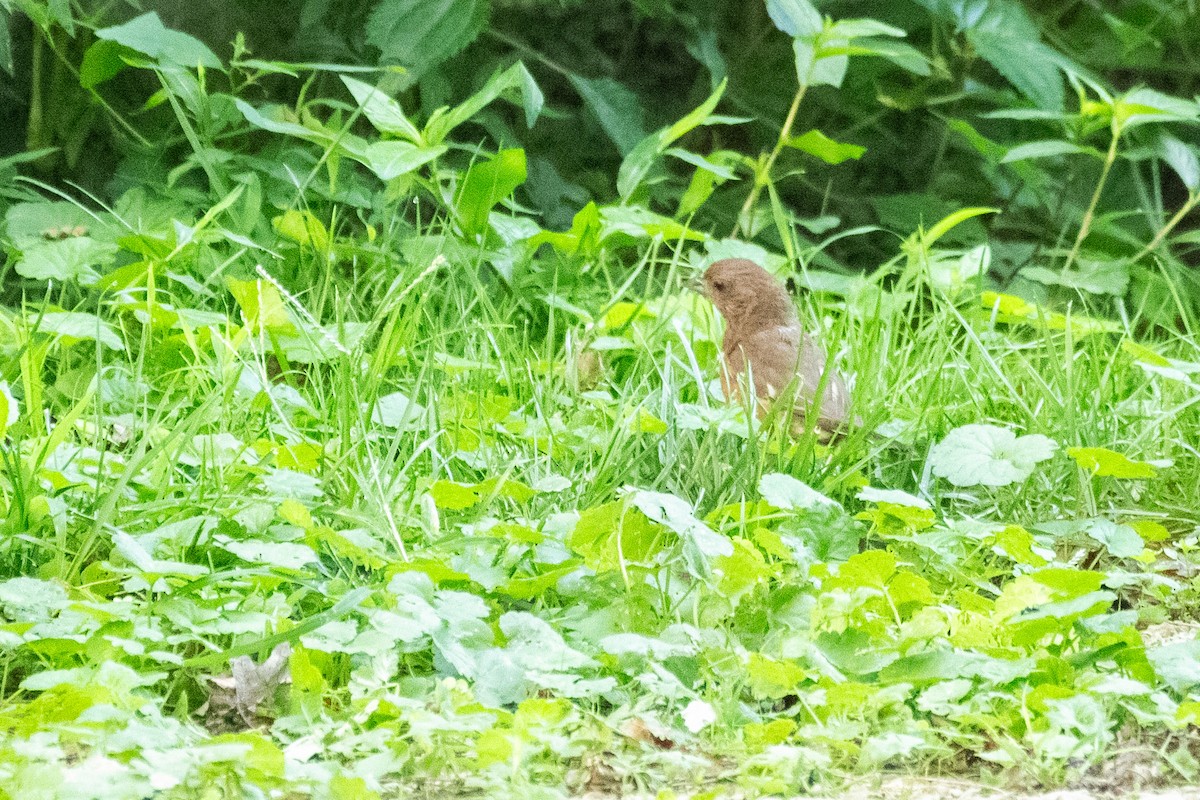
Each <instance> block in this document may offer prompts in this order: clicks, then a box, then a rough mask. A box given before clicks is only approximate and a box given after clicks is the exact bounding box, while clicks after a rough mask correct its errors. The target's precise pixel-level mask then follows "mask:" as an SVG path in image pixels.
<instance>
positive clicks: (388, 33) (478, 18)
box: [366, 0, 490, 75]
mask: <svg viewBox="0 0 1200 800" xmlns="http://www.w3.org/2000/svg"><path fill="white" fill-rule="evenodd" d="M489 12H490V7H489V3H488V2H487V0H380V2H379V3H378V4H377V5H376V6H375V9H374V10H373V11H372V12H371V15H370V16H369V17H368V18H367V24H366V31H367V43H368V44H370V45H372V46H374V47H376V48H378V49H379V54H380V56H379V60H380V62H381V63H390V64H402V65H404V66H405V67H407V68H408V70H409V71H410V72H412V73H413V74H414V75H420V74H423V73H425V72H428V71H429V70H430V69H432V68H433V67H436V66H437V65H438V64H440V63H442V62H443V61H445V60H446V59H447V58H450V56H452V55H454V54H455V53H458V52H459V51H460V50H462V49H463V48H464V47H466V46H467V45H469V44H470V43H471V42H473V41H475V37H477V36H479V34H480V33H481V32H482V31H483V29H484V27H485V26H486V25H487V20H488V14H489Z"/></svg>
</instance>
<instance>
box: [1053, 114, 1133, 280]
mask: <svg viewBox="0 0 1200 800" xmlns="http://www.w3.org/2000/svg"><path fill="white" fill-rule="evenodd" d="M1120 141H1121V123H1119V122H1118V121H1117V120H1116V118H1115V117H1114V118H1113V122H1112V141H1111V142H1109V145H1108V153H1106V154H1105V156H1104V167H1103V168H1102V169H1101V170H1100V180H1098V181H1096V191H1094V192H1092V201H1091V202H1090V203H1088V209H1087V212H1086V213H1085V214H1084V215H1083V222H1082V223H1080V225H1079V233H1078V234H1077V235H1076V236H1075V244H1073V245H1071V252H1070V253H1069V254H1068V255H1067V260H1066V263H1064V264H1063V268H1062V271H1063V272H1066V271H1067V270H1069V269H1070V268H1071V265H1072V264H1074V263H1075V259H1076V257H1078V256H1079V248H1080V247H1081V246H1082V245H1083V240H1084V239H1086V238H1087V235H1088V232H1089V231H1090V230H1091V228H1092V220H1093V219H1094V218H1095V216H1096V206H1097V205H1099V204H1100V195H1101V193H1102V192H1103V191H1104V184H1105V183H1106V182H1107V181H1108V172H1109V170H1111V169H1112V165H1113V163H1114V162H1115V161H1116V160H1117V144H1118V143H1119V142H1120Z"/></svg>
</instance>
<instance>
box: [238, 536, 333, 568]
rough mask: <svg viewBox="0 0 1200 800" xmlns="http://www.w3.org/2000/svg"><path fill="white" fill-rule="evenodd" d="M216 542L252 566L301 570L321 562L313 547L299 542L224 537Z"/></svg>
mask: <svg viewBox="0 0 1200 800" xmlns="http://www.w3.org/2000/svg"><path fill="white" fill-rule="evenodd" d="M214 542H215V543H216V544H217V546H218V547H221V548H222V549H224V550H228V551H229V552H230V553H233V554H234V555H235V556H237V557H238V558H240V559H242V560H243V561H246V562H248V563H250V564H270V565H271V566H273V567H280V568H282V569H292V570H300V569H304V568H305V567H306V566H308V565H309V564H314V563H316V562H317V561H319V560H320V559H319V558H318V557H317V554H316V553H315V552H314V551H313V549H312V548H311V547H309V546H308V545H306V544H300V543H298V542H271V541H266V540H263V539H244V540H234V539H229V538H222V537H217V538H216V539H215V540H214Z"/></svg>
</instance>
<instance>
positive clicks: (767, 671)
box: [746, 653, 807, 700]
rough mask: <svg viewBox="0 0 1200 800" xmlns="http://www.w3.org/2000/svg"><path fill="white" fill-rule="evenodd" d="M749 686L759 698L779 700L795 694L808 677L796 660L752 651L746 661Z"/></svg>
mask: <svg viewBox="0 0 1200 800" xmlns="http://www.w3.org/2000/svg"><path fill="white" fill-rule="evenodd" d="M746 678H747V681H746V683H747V686H749V688H750V691H751V692H752V693H753V694H754V696H755V697H756V698H758V699H759V700H778V699H779V698H781V697H787V696H788V695H794V694H795V693H796V689H797V687H799V685H800V684H801V683H802V682H803V681H804V680H805V679H806V678H807V675H805V673H804V670H803V669H802V668H801V667H800V666H798V665H797V664H796V663H795V662H794V661H779V660H776V659H773V658H770V657H769V656H765V655H763V654H762V653H751V654H750V657H749V659H748V660H747V662H746Z"/></svg>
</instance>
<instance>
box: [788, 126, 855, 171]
mask: <svg viewBox="0 0 1200 800" xmlns="http://www.w3.org/2000/svg"><path fill="white" fill-rule="evenodd" d="M786 144H787V146H788V147H794V148H796V149H797V150H803V151H804V152H805V153H808V154H809V155H813V156H816V157H817V158H819V159H821V160H822V161H824V162H825V163H826V164H840V163H842V162H843V161H845V160H847V159H850V158H853V159H859V158H862V154H863V153H865V152H867V148H865V147H862V146H860V145H857V144H848V143H846V142H837V141H834V140H833V139H830V138H829V137H828V136H826V135H825V134H823V133H821V132H820V131H818V130H816V129H813V130H811V131H809V132H808V133H805V134H803V135H801V136H792V137H789V138H788V140H787V142H786Z"/></svg>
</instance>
